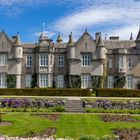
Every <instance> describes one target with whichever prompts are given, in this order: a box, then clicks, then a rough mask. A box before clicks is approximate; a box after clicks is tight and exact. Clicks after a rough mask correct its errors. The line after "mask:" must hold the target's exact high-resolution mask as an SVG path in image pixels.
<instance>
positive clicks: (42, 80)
mask: <svg viewBox="0 0 140 140" xmlns="http://www.w3.org/2000/svg"><path fill="white" fill-rule="evenodd" d="M39 86H40V87H48V74H40V75H39Z"/></svg>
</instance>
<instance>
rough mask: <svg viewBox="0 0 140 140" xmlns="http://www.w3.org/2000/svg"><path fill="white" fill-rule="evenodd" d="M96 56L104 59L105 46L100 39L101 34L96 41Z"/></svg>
mask: <svg viewBox="0 0 140 140" xmlns="http://www.w3.org/2000/svg"><path fill="white" fill-rule="evenodd" d="M97 58H98V59H101V60H104V59H106V47H105V44H104V42H103V40H102V37H101V34H100V36H99V38H98V41H97Z"/></svg>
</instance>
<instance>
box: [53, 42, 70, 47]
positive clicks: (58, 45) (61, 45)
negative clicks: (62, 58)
mask: <svg viewBox="0 0 140 140" xmlns="http://www.w3.org/2000/svg"><path fill="white" fill-rule="evenodd" d="M54 46H55V48H66V46H67V43H56V44H54Z"/></svg>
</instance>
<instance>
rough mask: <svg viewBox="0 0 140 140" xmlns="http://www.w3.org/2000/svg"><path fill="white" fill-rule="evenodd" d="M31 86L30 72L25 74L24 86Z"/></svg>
mask: <svg viewBox="0 0 140 140" xmlns="http://www.w3.org/2000/svg"><path fill="white" fill-rule="evenodd" d="M31 86H32V74H27V75H26V88H31Z"/></svg>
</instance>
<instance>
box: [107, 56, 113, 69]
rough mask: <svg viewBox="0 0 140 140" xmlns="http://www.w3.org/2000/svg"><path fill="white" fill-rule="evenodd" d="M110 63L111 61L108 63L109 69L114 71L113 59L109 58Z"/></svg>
mask: <svg viewBox="0 0 140 140" xmlns="http://www.w3.org/2000/svg"><path fill="white" fill-rule="evenodd" d="M108 61H109V62H108V65H109V68H110V69H112V63H113V60H112V58H109V60H108Z"/></svg>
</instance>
